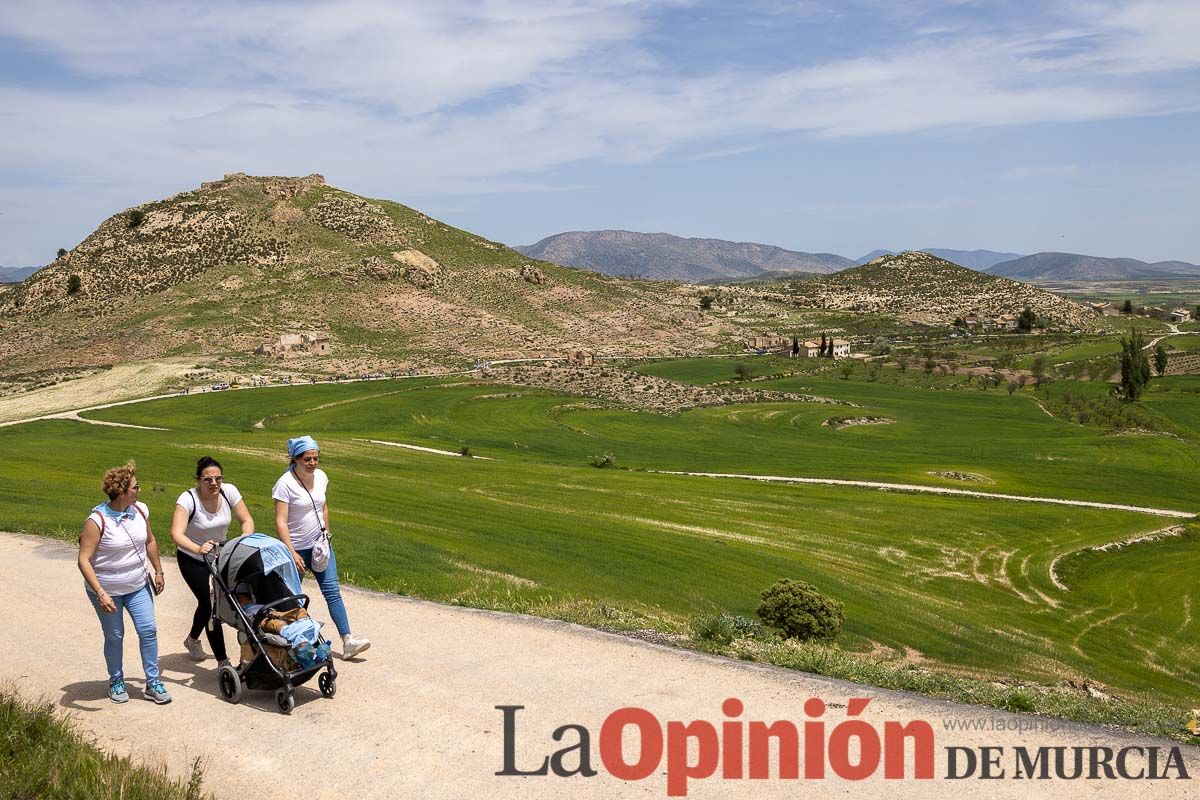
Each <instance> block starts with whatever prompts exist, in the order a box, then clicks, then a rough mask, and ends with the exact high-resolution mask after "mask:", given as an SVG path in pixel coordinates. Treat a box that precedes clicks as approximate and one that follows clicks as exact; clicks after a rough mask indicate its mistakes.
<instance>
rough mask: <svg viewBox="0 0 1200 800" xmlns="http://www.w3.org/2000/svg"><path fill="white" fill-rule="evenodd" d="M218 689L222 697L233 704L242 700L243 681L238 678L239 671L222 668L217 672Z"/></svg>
mask: <svg viewBox="0 0 1200 800" xmlns="http://www.w3.org/2000/svg"><path fill="white" fill-rule="evenodd" d="M217 688H218V689H219V690H220V692H221V697H224V698H225V699H226V700H228V701H229V702H231V703H236V702H237V701H238V700H241V699H242V679H241V678H239V677H238V674H237V670H236V669H234V668H233V667H230V666H225V667H221V669H220V671H218V672H217Z"/></svg>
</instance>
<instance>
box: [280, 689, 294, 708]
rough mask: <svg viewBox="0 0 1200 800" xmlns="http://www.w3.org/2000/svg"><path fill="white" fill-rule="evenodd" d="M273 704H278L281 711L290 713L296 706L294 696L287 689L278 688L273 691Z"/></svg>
mask: <svg viewBox="0 0 1200 800" xmlns="http://www.w3.org/2000/svg"><path fill="white" fill-rule="evenodd" d="M275 704H276V705H277V706H279V710H280V711H281V712H283V713H284V714H290V713H292V709H293V708H295V707H296V698H295V697H294V696H293V695H292V693H291V692H289V691H288V690H287V689H279V690H278V691H276V692H275Z"/></svg>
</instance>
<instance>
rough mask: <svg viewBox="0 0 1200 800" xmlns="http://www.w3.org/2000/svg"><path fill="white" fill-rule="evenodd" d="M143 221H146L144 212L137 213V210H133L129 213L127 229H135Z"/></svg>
mask: <svg viewBox="0 0 1200 800" xmlns="http://www.w3.org/2000/svg"><path fill="white" fill-rule="evenodd" d="M145 221H146V212H145V211H139V210H138V209H136V208H135V209H134V210H133V211H130V212H129V227H130V228H136V227H137V226H138V225H141V224H142V223H143V222H145Z"/></svg>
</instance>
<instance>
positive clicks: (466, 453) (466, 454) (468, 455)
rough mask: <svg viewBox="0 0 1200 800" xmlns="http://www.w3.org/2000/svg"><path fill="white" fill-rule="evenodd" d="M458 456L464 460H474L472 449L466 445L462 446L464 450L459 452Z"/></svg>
mask: <svg viewBox="0 0 1200 800" xmlns="http://www.w3.org/2000/svg"><path fill="white" fill-rule="evenodd" d="M458 454H459V455H460V456H462V457H463V458H474V456H473V455H471V448H469V447H467V446H466V445H465V444H464V445H463V446H462V449H461V450H459V451H458Z"/></svg>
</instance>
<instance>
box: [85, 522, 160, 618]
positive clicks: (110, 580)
mask: <svg viewBox="0 0 1200 800" xmlns="http://www.w3.org/2000/svg"><path fill="white" fill-rule="evenodd" d="M137 507H138V509H139V510H140V511H141V512H142V513H141V514H139V513H138V512H137V511H134V512H133V519H128V518H124V519H121V520H120V521H117V520H115V519H113V518H112V517H110V516H109V515H108V514H106V513H104V511H93V512H92V513H91V514H90V515H89V516H88V519H90V520H91V521H92V522H94V523H96V527H98V528H100V543H99V544H98V545H96V552H95V553H94V554H93V555H92V570H94V571H95V573H96V580H98V581H99V582H100V588H101V589H103V590H104V591H106V592H108V593H109V594H110V595H114V596H115V595H119V594H129V593H130V592H136V591H137V590H138V589H141V588H142V587H143V586H145V585H146V577H147V575H146V536H147V535H148V534H149V530H148V528H147V524H146V521H147V520H148V519H149V518H150V509H149V508H147V507H146V504H145V503H137ZM143 515H145V516H143Z"/></svg>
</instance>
